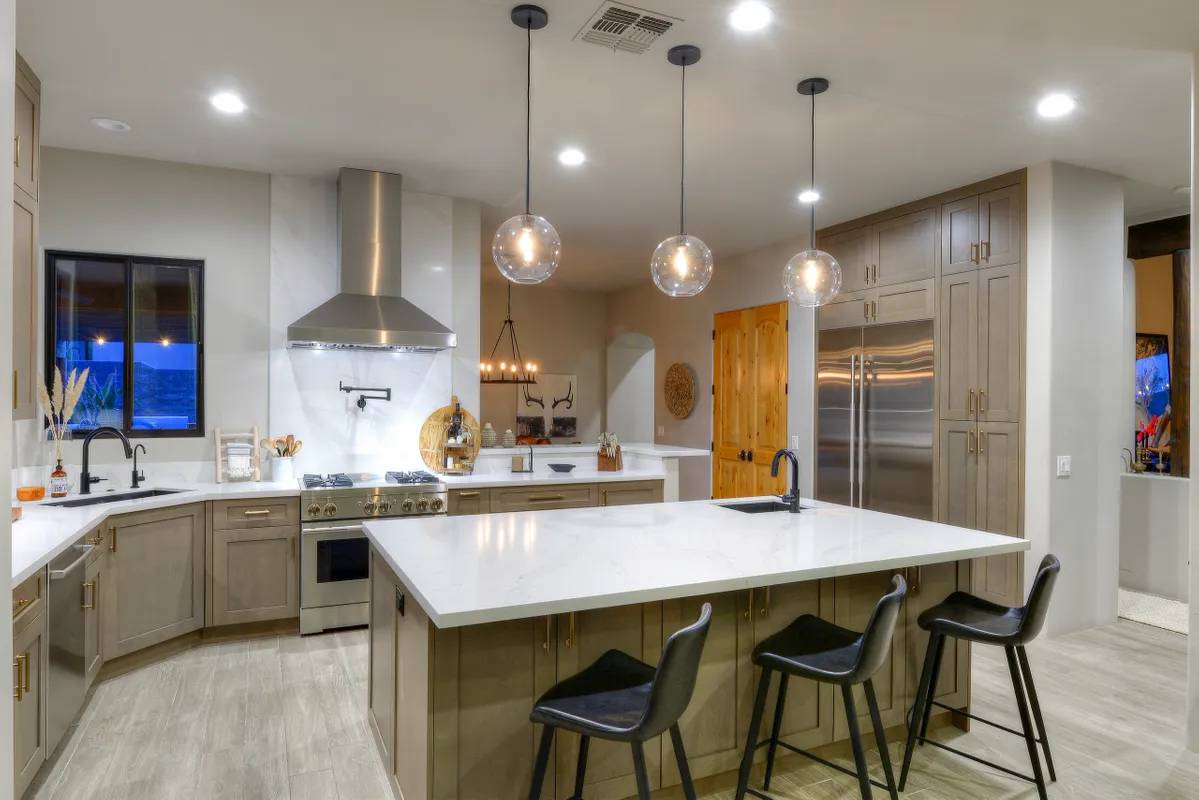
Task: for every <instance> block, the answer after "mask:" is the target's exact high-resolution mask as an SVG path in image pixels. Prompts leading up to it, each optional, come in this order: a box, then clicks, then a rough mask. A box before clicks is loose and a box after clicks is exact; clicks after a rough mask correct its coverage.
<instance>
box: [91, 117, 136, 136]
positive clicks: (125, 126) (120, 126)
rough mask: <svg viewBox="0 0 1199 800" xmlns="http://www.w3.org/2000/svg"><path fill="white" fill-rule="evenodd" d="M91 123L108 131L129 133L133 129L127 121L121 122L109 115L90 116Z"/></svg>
mask: <svg viewBox="0 0 1199 800" xmlns="http://www.w3.org/2000/svg"><path fill="white" fill-rule="evenodd" d="M92 124H93V125H95V126H96V127H97V128H100V129H101V130H106V131H110V132H112V133H129V131H131V130H133V126H132V125H130V124H129V123H128V122H123V121H121V120H119V119H112V118H110V117H92Z"/></svg>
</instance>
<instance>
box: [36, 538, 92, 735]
mask: <svg viewBox="0 0 1199 800" xmlns="http://www.w3.org/2000/svg"><path fill="white" fill-rule="evenodd" d="M85 538H86V537H85ZM84 542H85V539H80V540H79V541H78V542H76V543H75V544H73V545H71V546H70V547H68V548H67V549H66V550H65V551H64V552H63V553H62V554H60V555H58V556H56V557H55V558H54V560H52V561H51V562H50V611H49V614H50V617H49V622H50V670H49V672H48V674H47V677H46V680H47V685H46V688H47V692H46V693H47V696H48V697H49V704H48V707H47V713H46V745H47V747H46V753H47V754H49V753H53V752H54V749H55V748H56V747H58V743H59V741H61V740H62V737H63V734H65V733H66V732H67V728H69V727H70V725H71V723H72V722H74V721H75V717H76V715H78V713H79V709H80V708H82V707H83V697H84V694H85V691H84V677H85V676H84V672H85V669H86V664H85V662H84V653H83V605H84V596H83V595H84V592H85V591H86V589H85V587H84V585H83V583H84V581H83V578H84V575H85V572H86V570H87V557H88V554H89V553H91V552H92V549H93V548H94V547H95V545H90V544H85V543H84Z"/></svg>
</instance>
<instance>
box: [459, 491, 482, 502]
mask: <svg viewBox="0 0 1199 800" xmlns="http://www.w3.org/2000/svg"><path fill="white" fill-rule="evenodd" d="M478 496H479V493H478V492H458V498H459V499H461V500H469V499H471V498H474V497H478Z"/></svg>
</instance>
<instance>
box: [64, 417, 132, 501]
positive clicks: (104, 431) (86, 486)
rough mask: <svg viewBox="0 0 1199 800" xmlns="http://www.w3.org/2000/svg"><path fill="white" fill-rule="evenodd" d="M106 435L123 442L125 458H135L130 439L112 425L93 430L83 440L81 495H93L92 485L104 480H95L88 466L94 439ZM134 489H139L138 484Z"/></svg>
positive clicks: (80, 478)
mask: <svg viewBox="0 0 1199 800" xmlns="http://www.w3.org/2000/svg"><path fill="white" fill-rule="evenodd" d="M106 435H107V436H115V437H116V438H118V439H120V440H121V444H123V445H124V446H125V458H133V457H134V455H133V448H132V447H130V446H129V437H127V436H125V434H123V433H121V432H120V431H119V430H117V429H116V428H114V427H112V426H111V425H101V426H100V427H99V428H96V429H95V430H93V431H92V432H91V433H89V434H88V435H87V436H86V437H84V439H83V471H82V472H80V473H79V494H91V493H92V484H93V483H99V482H100V481H102V480H104V479H103V478H93V477H92V474H91V473H90V472H88V470H87V465H88V452H89V451H90V450H91V447H92V439H95V438H96V437H97V436H106ZM142 449H143V451H144V450H145V448H142ZM133 488H135V489H136V488H137V484H136V483H135V484H134V485H133Z"/></svg>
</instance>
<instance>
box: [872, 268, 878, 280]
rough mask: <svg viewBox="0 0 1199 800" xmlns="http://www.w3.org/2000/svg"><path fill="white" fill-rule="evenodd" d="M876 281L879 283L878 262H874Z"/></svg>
mask: <svg viewBox="0 0 1199 800" xmlns="http://www.w3.org/2000/svg"><path fill="white" fill-rule="evenodd" d="M873 266H874V281H873V282H874V283H875V284H877V283H878V264H874V265H873Z"/></svg>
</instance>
